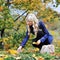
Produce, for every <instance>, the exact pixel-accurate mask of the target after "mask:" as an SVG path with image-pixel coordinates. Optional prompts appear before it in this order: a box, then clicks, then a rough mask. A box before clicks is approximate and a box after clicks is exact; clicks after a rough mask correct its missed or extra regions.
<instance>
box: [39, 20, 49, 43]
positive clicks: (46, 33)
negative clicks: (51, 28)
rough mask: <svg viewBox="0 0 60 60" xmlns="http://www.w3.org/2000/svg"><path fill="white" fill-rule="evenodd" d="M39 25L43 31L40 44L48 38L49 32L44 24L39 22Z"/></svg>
mask: <svg viewBox="0 0 60 60" xmlns="http://www.w3.org/2000/svg"><path fill="white" fill-rule="evenodd" d="M39 25H40V26H41V28H42V30H43V31H44V33H45V35H44V36H43V37H42V38H41V39H40V41H41V42H44V41H45V40H46V39H47V38H48V36H49V32H48V30H47V29H46V27H45V25H44V23H43V22H42V21H40V22H39Z"/></svg>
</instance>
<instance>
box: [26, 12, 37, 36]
mask: <svg viewBox="0 0 60 60" xmlns="http://www.w3.org/2000/svg"><path fill="white" fill-rule="evenodd" d="M27 21H32V22H33V29H34V33H35V35H37V31H38V19H37V17H36V16H35V15H34V14H33V13H29V14H28V15H27V17H26V22H27ZM27 29H28V35H30V28H29V25H28V24H27Z"/></svg>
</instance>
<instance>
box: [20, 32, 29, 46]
mask: <svg viewBox="0 0 60 60" xmlns="http://www.w3.org/2000/svg"><path fill="white" fill-rule="evenodd" d="M28 39H29V35H28V31H27V32H26V36H25V38H24V39H23V41H22V43H21V46H22V47H24V46H25V45H26V42H27V41H28Z"/></svg>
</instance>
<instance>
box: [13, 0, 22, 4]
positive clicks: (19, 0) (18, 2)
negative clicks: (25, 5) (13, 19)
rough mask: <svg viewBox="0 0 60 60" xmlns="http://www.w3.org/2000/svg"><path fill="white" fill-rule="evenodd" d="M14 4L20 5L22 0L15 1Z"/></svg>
mask: <svg viewBox="0 0 60 60" xmlns="http://www.w3.org/2000/svg"><path fill="white" fill-rule="evenodd" d="M13 2H14V3H17V4H20V2H21V0H13Z"/></svg>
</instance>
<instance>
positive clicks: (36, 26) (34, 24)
mask: <svg viewBox="0 0 60 60" xmlns="http://www.w3.org/2000/svg"><path fill="white" fill-rule="evenodd" d="M26 24H27V32H26V37H25V38H24V39H23V41H22V43H21V45H20V46H19V48H18V49H17V51H18V52H20V51H21V49H22V48H23V47H24V46H25V44H26V42H27V41H28V39H29V36H30V33H32V34H34V35H35V36H36V38H34V39H33V44H32V45H33V46H34V47H37V48H39V49H41V48H42V46H43V45H48V44H51V43H52V40H53V37H52V35H50V33H49V32H48V30H47V29H46V27H45V25H44V23H43V22H42V21H38V19H37V18H36V16H35V15H34V14H32V13H30V14H28V15H27V17H26Z"/></svg>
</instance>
